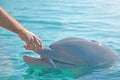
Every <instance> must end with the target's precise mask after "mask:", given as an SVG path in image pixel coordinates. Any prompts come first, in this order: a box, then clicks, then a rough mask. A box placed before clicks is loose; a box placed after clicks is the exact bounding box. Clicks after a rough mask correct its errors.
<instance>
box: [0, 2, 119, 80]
mask: <svg viewBox="0 0 120 80" xmlns="http://www.w3.org/2000/svg"><path fill="white" fill-rule="evenodd" d="M119 3H120V0H111V1H108V0H39V1H38V0H0V6H2V7H4V8H5V10H7V12H9V14H10V15H11V16H13V17H14V18H15V19H16V20H18V21H19V22H20V23H21V24H22V25H23V26H24V27H26V28H27V29H28V30H30V31H32V32H33V33H35V34H36V35H38V36H39V37H40V39H41V40H42V43H43V45H47V46H48V45H50V44H52V43H53V42H55V41H57V40H59V39H63V38H66V37H72V36H76V37H81V38H85V39H88V40H91V39H93V40H97V41H100V42H102V43H105V44H107V45H108V46H109V47H110V48H112V49H113V50H115V51H116V52H117V53H118V54H117V55H118V62H117V63H116V65H115V66H114V67H113V68H110V69H100V70H95V71H93V72H91V73H89V74H83V73H82V71H80V70H77V71H76V72H78V73H79V74H81V76H80V77H79V78H77V80H120V60H119V57H120V54H119V53H120V46H119V45H120V7H119ZM23 45H24V42H22V41H21V40H20V39H19V38H18V36H17V35H16V34H14V33H12V32H10V31H8V30H5V29H3V28H1V27H0V80H49V79H50V80H74V76H73V74H72V72H71V71H69V70H62V69H57V70H54V69H53V70H51V69H43V68H36V67H30V66H28V65H27V64H25V63H24V61H23V59H22V57H23V55H25V54H26V55H32V56H37V55H36V54H34V52H32V51H27V50H25V49H24V48H23V47H22V46H23Z"/></svg>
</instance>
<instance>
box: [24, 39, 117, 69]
mask: <svg viewBox="0 0 120 80" xmlns="http://www.w3.org/2000/svg"><path fill="white" fill-rule="evenodd" d="M38 54H39V55H40V57H41V58H34V57H30V56H26V55H25V56H24V57H23V59H24V61H25V62H26V63H27V64H28V65H32V66H46V67H53V68H74V67H96V68H100V67H106V66H107V67H110V66H112V65H113V64H114V62H115V61H116V53H115V52H114V51H113V50H111V49H110V48H109V47H107V46H106V45H105V44H102V43H100V42H97V41H94V40H91V41H88V40H85V39H82V38H77V37H70V38H65V39H62V40H59V41H57V42H55V43H53V44H52V45H50V46H49V47H43V49H39V51H38Z"/></svg>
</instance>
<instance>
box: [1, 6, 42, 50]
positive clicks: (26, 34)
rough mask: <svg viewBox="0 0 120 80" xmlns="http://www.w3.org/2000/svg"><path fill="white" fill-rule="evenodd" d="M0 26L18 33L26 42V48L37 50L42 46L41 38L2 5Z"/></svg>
mask: <svg viewBox="0 0 120 80" xmlns="http://www.w3.org/2000/svg"><path fill="white" fill-rule="evenodd" d="M0 27H3V28H5V29H8V30H10V31H12V32H14V33H16V34H17V35H18V36H19V37H20V39H21V40H23V41H24V42H25V43H26V45H25V46H24V48H25V49H27V50H34V51H35V52H37V51H38V49H39V48H42V43H41V41H40V39H39V38H38V37H37V36H36V35H35V34H33V33H32V32H30V31H28V30H27V29H26V28H24V27H23V26H22V25H21V24H20V23H19V22H18V21H16V20H15V19H14V18H12V17H11V16H10V15H9V14H8V13H7V12H6V11H5V10H4V9H3V8H2V7H0Z"/></svg>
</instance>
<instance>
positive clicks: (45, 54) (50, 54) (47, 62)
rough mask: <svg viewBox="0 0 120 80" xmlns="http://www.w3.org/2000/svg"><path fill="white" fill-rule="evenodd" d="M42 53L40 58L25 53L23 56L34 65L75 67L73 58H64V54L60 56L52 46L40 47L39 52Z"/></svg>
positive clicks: (28, 62)
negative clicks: (72, 61)
mask: <svg viewBox="0 0 120 80" xmlns="http://www.w3.org/2000/svg"><path fill="white" fill-rule="evenodd" d="M37 54H39V55H40V58H35V57H30V56H27V55H25V56H24V57H23V60H24V61H25V62H26V63H27V64H28V65H33V66H45V67H52V68H56V67H58V68H71V67H75V66H77V65H75V64H74V63H71V62H70V61H71V60H68V61H66V60H64V59H61V58H62V56H63V55H62V54H61V55H62V56H59V54H57V53H56V52H55V51H54V50H52V49H51V48H50V47H44V48H43V49H39V50H38V53H37Z"/></svg>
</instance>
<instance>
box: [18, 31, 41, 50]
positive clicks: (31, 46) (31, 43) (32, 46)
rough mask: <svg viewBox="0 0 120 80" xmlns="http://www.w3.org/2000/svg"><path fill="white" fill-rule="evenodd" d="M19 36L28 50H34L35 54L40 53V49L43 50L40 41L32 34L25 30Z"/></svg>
mask: <svg viewBox="0 0 120 80" xmlns="http://www.w3.org/2000/svg"><path fill="white" fill-rule="evenodd" d="M18 35H19V37H20V38H21V39H22V40H23V41H25V42H26V45H25V46H24V48H25V49H26V50H33V51H35V52H38V49H39V48H42V43H41V41H40V39H39V38H38V37H37V36H36V35H35V34H33V33H32V32H30V31H28V30H25V31H24V32H21V33H19V34H18Z"/></svg>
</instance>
